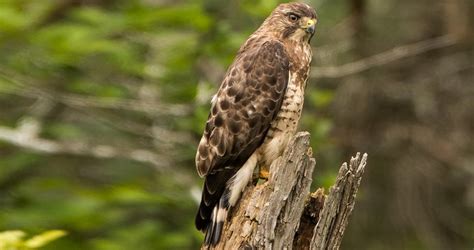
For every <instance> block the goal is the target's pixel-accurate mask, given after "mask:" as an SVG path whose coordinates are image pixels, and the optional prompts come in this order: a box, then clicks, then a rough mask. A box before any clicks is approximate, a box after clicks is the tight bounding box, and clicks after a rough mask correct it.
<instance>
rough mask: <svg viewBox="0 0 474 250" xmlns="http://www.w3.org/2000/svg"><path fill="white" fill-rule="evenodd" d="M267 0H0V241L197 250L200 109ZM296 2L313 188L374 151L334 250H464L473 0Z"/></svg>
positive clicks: (473, 127) (468, 239)
mask: <svg viewBox="0 0 474 250" xmlns="http://www.w3.org/2000/svg"><path fill="white" fill-rule="evenodd" d="M279 2H280V1H274V0H272V1H269V0H265V1H263V0H261V1H250V0H242V1H236V0H234V1H219V0H197V1H190V0H189V1H183V0H173V1H170V0H48V1H33V0H2V1H1V2H0V231H6V230H13V229H17V230H23V231H24V232H26V233H28V234H29V235H33V234H37V233H41V232H44V231H46V230H50V229H63V230H66V231H67V232H68V235H67V236H65V237H63V238H61V239H59V240H56V241H54V242H52V243H50V244H49V245H47V247H45V249H93V250H95V249H97V250H113V249H197V248H198V247H199V246H200V242H201V240H202V235H201V233H200V232H197V231H196V230H195V229H194V225H193V223H194V215H195V212H196V208H197V202H198V199H199V196H200V190H201V185H202V180H201V179H199V178H198V176H197V174H196V171H195V166H194V156H195V150H196V145H197V143H198V140H199V138H200V135H201V133H202V130H203V126H204V123H205V120H206V118H207V114H208V110H209V106H210V104H209V100H210V97H211V95H212V94H214V92H215V91H216V89H217V88H218V85H219V84H220V81H221V79H222V77H223V74H224V72H225V70H226V68H227V66H228V65H229V64H230V63H231V61H232V60H233V57H234V55H235V53H236V51H237V50H238V48H239V46H240V44H242V43H243V42H244V41H245V40H246V38H247V37H248V36H249V35H250V34H251V33H252V32H253V31H254V30H255V29H256V28H257V27H258V26H259V25H260V23H261V22H262V21H263V19H264V18H265V17H266V16H267V15H268V14H269V13H270V12H271V10H272V9H273V8H274V7H275V6H276V5H277V4H278V3H279ZM307 3H309V4H310V5H312V6H313V7H314V8H315V9H316V10H317V12H318V15H319V23H318V27H317V34H316V36H315V37H314V38H313V42H312V45H313V49H314V59H313V69H312V72H311V73H312V75H311V78H310V82H309V84H308V87H307V93H306V100H305V110H304V115H303V118H302V121H301V123H300V130H308V131H310V132H311V134H312V146H313V152H314V155H315V157H316V159H317V166H316V171H315V183H314V188H316V187H319V186H323V187H325V188H328V187H330V185H331V184H332V183H333V182H334V180H335V175H336V173H337V170H338V168H339V166H340V164H341V163H342V162H343V161H346V160H348V159H349V158H350V156H351V155H354V154H355V152H357V151H362V152H368V154H369V164H368V168H367V169H366V174H365V176H364V179H363V181H362V182H363V183H362V186H361V188H360V190H359V194H358V197H357V198H358V201H357V203H356V209H355V210H354V213H353V216H352V218H351V220H350V223H349V227H348V230H347V231H346V235H345V238H344V242H343V244H342V248H343V249H472V248H473V247H474V142H473V137H474V34H473V29H472V26H473V25H474V20H473V18H472V17H473V16H474V1H472V0H439V1H433V0H418V1H412V0H385V1H376V0H331V1H329V0H313V1H307Z"/></svg>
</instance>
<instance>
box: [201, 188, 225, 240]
mask: <svg viewBox="0 0 474 250" xmlns="http://www.w3.org/2000/svg"><path fill="white" fill-rule="evenodd" d="M227 191H228V189H226V191H225V192H224V195H222V197H221V199H220V200H219V204H218V205H217V206H215V207H214V209H213V210H212V217H211V221H210V222H209V225H208V226H207V229H206V237H205V239H204V244H205V245H212V246H215V245H217V243H218V242H219V240H220V238H221V234H222V227H223V226H224V222H225V220H226V218H227V212H228V211H229V202H228V201H227V198H226V197H227V195H226V193H228V192H227Z"/></svg>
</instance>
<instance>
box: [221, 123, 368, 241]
mask: <svg viewBox="0 0 474 250" xmlns="http://www.w3.org/2000/svg"><path fill="white" fill-rule="evenodd" d="M309 141H310V135H309V133H308V132H300V133H298V134H296V135H295V136H294V138H293V139H292V140H291V142H290V143H289V146H288V148H287V149H286V150H285V152H284V154H283V156H281V157H279V158H278V159H276V160H275V161H274V162H273V164H272V165H271V166H270V177H269V179H268V180H267V181H265V182H263V183H257V184H256V185H249V186H247V188H246V189H245V190H244V192H243V194H242V198H241V200H240V201H239V202H238V204H237V205H236V207H234V208H232V210H231V212H230V214H229V218H228V220H227V221H226V224H225V225H224V229H223V233H222V237H221V240H220V242H219V244H218V245H217V246H215V247H214V248H213V249H293V248H294V249H337V248H338V247H339V245H340V243H341V239H342V235H343V233H344V229H345V228H346V226H347V223H348V218H349V216H350V214H351V212H352V209H353V207H354V203H355V195H356V192H357V189H358V187H359V184H360V180H361V178H362V174H363V172H364V167H365V165H366V159H367V155H366V154H364V156H363V157H362V158H361V157H360V154H357V156H356V157H354V158H352V159H351V161H350V164H349V166H348V165H347V164H346V163H344V164H343V165H342V167H341V169H340V170H339V175H338V177H337V181H336V184H335V185H334V186H333V187H332V188H331V190H330V193H329V195H328V196H327V197H326V196H325V195H324V191H323V190H322V189H318V190H317V191H316V192H314V193H312V194H310V186H311V183H312V175H313V170H314V167H315V164H316V161H315V160H314V158H312V149H311V147H310V146H309ZM320 214H321V216H320Z"/></svg>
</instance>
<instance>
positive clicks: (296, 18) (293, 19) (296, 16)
mask: <svg viewBox="0 0 474 250" xmlns="http://www.w3.org/2000/svg"><path fill="white" fill-rule="evenodd" d="M288 19H290V21H292V22H296V21H298V20H299V19H300V17H299V16H298V15H296V14H293V13H290V15H289V16H288Z"/></svg>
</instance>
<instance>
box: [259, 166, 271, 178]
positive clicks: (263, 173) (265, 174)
mask: <svg viewBox="0 0 474 250" xmlns="http://www.w3.org/2000/svg"><path fill="white" fill-rule="evenodd" d="M269 177H270V172H268V170H266V169H264V168H260V172H259V173H258V178H260V179H264V180H268V178H269Z"/></svg>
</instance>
